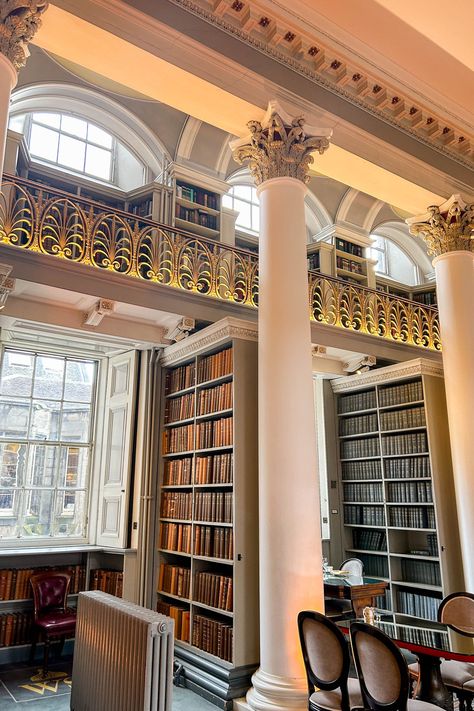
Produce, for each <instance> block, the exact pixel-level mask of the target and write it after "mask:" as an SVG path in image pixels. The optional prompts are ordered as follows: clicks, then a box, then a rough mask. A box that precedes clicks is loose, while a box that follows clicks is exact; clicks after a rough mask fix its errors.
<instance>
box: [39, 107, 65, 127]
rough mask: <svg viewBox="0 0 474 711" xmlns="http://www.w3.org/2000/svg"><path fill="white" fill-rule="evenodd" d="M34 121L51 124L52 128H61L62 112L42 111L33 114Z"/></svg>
mask: <svg viewBox="0 0 474 711" xmlns="http://www.w3.org/2000/svg"><path fill="white" fill-rule="evenodd" d="M33 121H37V122H38V123H43V124H45V125H46V126H51V128H59V126H60V125H61V114H50V113H46V112H44V111H41V112H40V113H34V114H33Z"/></svg>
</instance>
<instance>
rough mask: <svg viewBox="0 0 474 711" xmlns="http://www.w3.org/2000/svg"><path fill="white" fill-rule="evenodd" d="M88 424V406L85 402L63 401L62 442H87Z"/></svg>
mask: <svg viewBox="0 0 474 711" xmlns="http://www.w3.org/2000/svg"><path fill="white" fill-rule="evenodd" d="M89 424H90V406H89V405H87V404H85V403H84V404H81V403H75V402H65V403H64V405H63V417H62V424H61V440H62V441H63V442H88V441H89Z"/></svg>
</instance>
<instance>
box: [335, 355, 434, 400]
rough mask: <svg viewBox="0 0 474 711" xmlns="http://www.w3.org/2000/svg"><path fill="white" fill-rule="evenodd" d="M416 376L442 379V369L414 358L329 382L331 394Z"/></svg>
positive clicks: (423, 359)
mask: <svg viewBox="0 0 474 711" xmlns="http://www.w3.org/2000/svg"><path fill="white" fill-rule="evenodd" d="M418 375H433V376H436V377H438V378H442V377H443V368H442V367H441V366H440V365H438V364H437V363H434V362H432V361H430V360H426V359H425V358H415V359H414V360H409V361H405V362H404V363H397V364H396V365H389V366H387V367H386V368H380V369H378V370H371V371H369V372H367V373H363V374H362V375H349V376H347V377H344V378H337V379H336V380H331V386H332V389H333V392H335V393H343V392H346V391H349V390H354V389H355V388H356V387H357V388H359V387H361V388H362V387H365V386H366V385H377V384H378V383H386V382H387V381H391V380H400V378H409V377H416V376H418Z"/></svg>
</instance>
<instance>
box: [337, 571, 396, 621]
mask: <svg viewBox="0 0 474 711" xmlns="http://www.w3.org/2000/svg"><path fill="white" fill-rule="evenodd" d="M387 586H388V583H387V582H386V581H385V580H378V579H377V578H368V577H366V576H364V577H359V576H357V575H348V576H346V577H339V576H331V575H325V576H324V595H325V597H331V598H333V599H336V600H350V601H351V602H352V607H353V608H354V612H355V615H356V617H362V610H363V609H364V607H366V606H367V605H369V606H370V607H375V598H376V597H378V596H379V595H383V594H384V593H385V589H386V588H387Z"/></svg>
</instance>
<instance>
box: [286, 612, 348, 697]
mask: <svg viewBox="0 0 474 711" xmlns="http://www.w3.org/2000/svg"><path fill="white" fill-rule="evenodd" d="M298 632H299V635H300V643H301V651H302V652H303V660H304V665H305V669H306V677H307V679H308V691H309V693H310V694H312V693H313V692H314V690H315V687H316V688H318V689H323V690H325V691H332V690H333V689H338V688H340V689H341V704H342V705H341V708H342V711H348V710H349V694H348V691H347V678H348V676H349V665H350V651H349V645H348V643H347V640H346V638H345V637H344V634H343V632H342V631H341V630H340V629H339V627H337V626H336V625H335V624H334V622H331V620H329V619H328V618H327V617H325V615H322V614H321V613H320V612H313V611H312V610H304V611H303V612H300V613H299V615H298Z"/></svg>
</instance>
